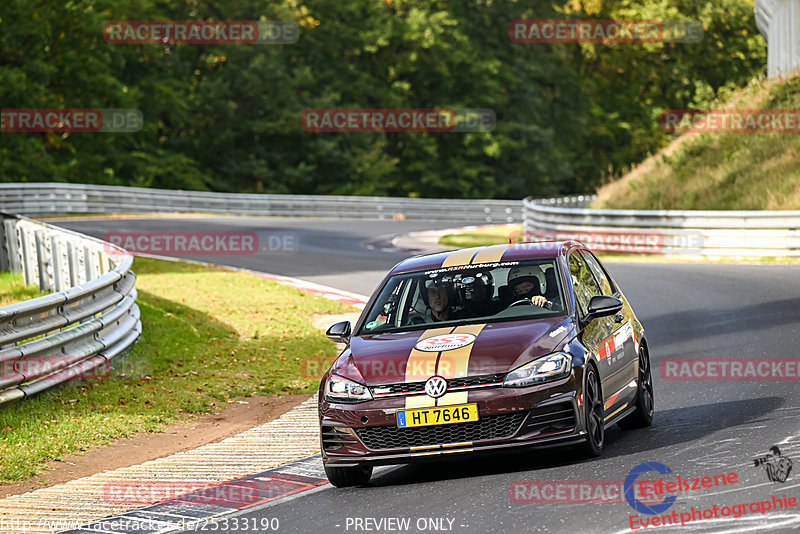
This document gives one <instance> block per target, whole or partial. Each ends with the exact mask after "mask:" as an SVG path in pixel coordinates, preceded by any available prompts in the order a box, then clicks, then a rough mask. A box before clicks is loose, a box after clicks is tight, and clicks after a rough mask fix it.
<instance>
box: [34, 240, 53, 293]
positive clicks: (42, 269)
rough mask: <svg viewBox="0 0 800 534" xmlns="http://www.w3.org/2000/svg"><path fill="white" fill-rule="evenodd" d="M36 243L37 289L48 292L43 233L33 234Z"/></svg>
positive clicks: (48, 279)
mask: <svg viewBox="0 0 800 534" xmlns="http://www.w3.org/2000/svg"><path fill="white" fill-rule="evenodd" d="M33 237H34V240H35V242H36V263H37V264H38V265H37V266H38V267H39V289H41V290H42V291H50V287H51V286H50V277H49V276H48V274H47V264H48V261H47V250H46V249H45V238H44V232H41V231H39V232H34V234H33Z"/></svg>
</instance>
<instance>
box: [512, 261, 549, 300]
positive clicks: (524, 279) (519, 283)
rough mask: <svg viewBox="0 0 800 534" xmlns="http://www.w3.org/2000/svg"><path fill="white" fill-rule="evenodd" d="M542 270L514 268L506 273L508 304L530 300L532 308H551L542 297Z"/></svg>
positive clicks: (533, 267)
mask: <svg viewBox="0 0 800 534" xmlns="http://www.w3.org/2000/svg"><path fill="white" fill-rule="evenodd" d="M542 275H543V273H542V270H541V269H540V268H539V267H536V266H531V267H514V268H513V269H511V270H510V271H509V272H508V288H509V290H510V291H509V292H510V299H511V301H510V302H509V304H512V303H514V302H519V301H521V300H526V299H527V300H530V302H531V304H533V305H534V306H541V307H543V308H547V307H549V306H552V302H550V301H548V300H547V299H546V298H545V297H544V296H543V295H542V284H541V281H540V276H542Z"/></svg>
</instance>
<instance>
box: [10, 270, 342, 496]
mask: <svg viewBox="0 0 800 534" xmlns="http://www.w3.org/2000/svg"><path fill="white" fill-rule="evenodd" d="M134 270H135V271H136V274H137V277H138V278H137V282H136V287H137V288H138V290H139V297H138V300H137V303H138V305H139V308H140V309H141V312H142V326H143V334H142V338H141V340H140V341H139V343H138V344H137V345H136V346H134V348H133V350H132V351H131V353H130V354H129V355H128V356H127V357H126V358H125V359H124V360H121V361H119V362H116V363H115V370H114V372H113V373H112V376H111V377H109V378H107V379H106V380H102V381H88V382H86V381H84V382H78V381H75V382H72V383H69V384H67V385H65V386H63V387H61V388H59V389H57V390H54V391H50V392H45V393H43V394H41V395H38V396H36V397H32V398H31V399H27V400H24V401H19V402H16V403H11V404H6V405H0V482H10V481H16V480H20V479H23V478H26V477H29V476H32V475H34V474H35V473H37V472H38V471H40V470H41V469H42V468H43V466H45V465H46V464H47V462H49V461H51V460H54V459H62V458H63V457H64V456H66V455H69V454H74V453H79V452H81V451H85V450H87V449H89V448H91V447H96V446H98V445H102V444H105V443H108V442H110V441H111V440H113V439H115V438H118V437H121V436H131V435H133V434H136V433H140V432H159V431H163V430H164V429H165V428H166V427H167V425H169V424H171V423H176V422H181V421H186V420H188V419H191V418H193V417H195V416H197V415H199V414H205V413H211V412H219V411H221V410H222V409H223V408H224V407H225V405H226V404H227V403H228V402H231V401H232V399H236V398H242V397H248V396H252V395H273V394H291V393H308V394H309V395H310V394H311V393H312V392H314V391H315V390H316V388H317V386H318V381H317V380H315V379H313V378H304V377H303V374H304V373H302V372H301V359H304V358H306V357H323V358H329V359H330V361H333V359H334V358H335V356H336V351H335V348H334V345H333V344H332V343H330V342H329V341H328V340H327V339H326V338H325V336H324V334H323V332H321V331H320V330H318V329H316V328H314V327H313V326H312V324H311V316H312V315H313V314H328V313H343V312H348V311H353V310H351V309H350V307H349V306H345V305H342V304H340V303H337V302H334V301H330V300H326V299H323V298H320V297H315V296H310V295H308V294H306V293H303V292H301V291H299V290H297V289H295V288H292V287H288V286H284V285H280V284H277V283H274V282H270V281H268V280H264V279H262V278H259V277H257V276H254V275H251V274H247V273H241V272H235V271H230V270H225V269H222V268H215V267H204V266H199V265H192V264H186V263H177V262H168V261H159V260H151V259H143V258H137V259H136V261H135V264H134ZM18 282H19V280H18ZM17 285H20V284H19V283H18V284H17ZM2 287H3V286H0V292H3V293H6V291H3V290H2ZM20 291H21V290H20V289H19V287H17V289H14V290H13V291H11V290H9V291H7V292H8V293H9V294H11V295H12V296H16V297H17V298H18V299H19V300H22V299H25V298H30V297H31V296H35V295H34V294H33V293H26V292H25V291H32V290H30V289H26V290H25V291H22V292H20Z"/></svg>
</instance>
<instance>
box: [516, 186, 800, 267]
mask: <svg viewBox="0 0 800 534" xmlns="http://www.w3.org/2000/svg"><path fill="white" fill-rule="evenodd" d="M592 199H593V197H572V198H570V199H560V201H559V199H543V200H534V199H531V198H526V199H525V200H524V201H523V217H524V223H523V224H524V231H525V238H526V240H528V241H537V240H545V239H577V240H580V241H583V242H585V243H586V244H587V245H590V246H591V247H592V248H594V249H595V250H598V251H602V252H620V253H642V254H690V255H701V256H739V257H749V256H760V257H764V256H800V211H677V210H611V209H587V207H586V206H588V204H589V202H591V200H592Z"/></svg>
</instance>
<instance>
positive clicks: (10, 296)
mask: <svg viewBox="0 0 800 534" xmlns="http://www.w3.org/2000/svg"><path fill="white" fill-rule="evenodd" d="M46 294H47V293H43V292H41V291H39V288H38V287H36V286H29V285H25V281H24V280H23V278H22V275H21V274H19V273H10V272H8V271H0V306H6V305H8V304H14V303H15V302H21V301H23V300H28V299H32V298H36V297H41V296H43V295H46Z"/></svg>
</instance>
